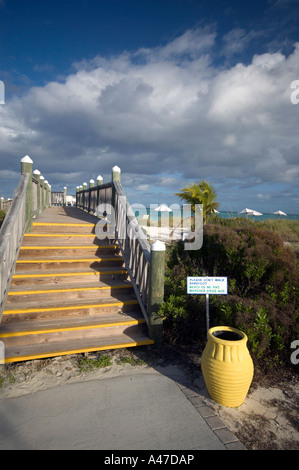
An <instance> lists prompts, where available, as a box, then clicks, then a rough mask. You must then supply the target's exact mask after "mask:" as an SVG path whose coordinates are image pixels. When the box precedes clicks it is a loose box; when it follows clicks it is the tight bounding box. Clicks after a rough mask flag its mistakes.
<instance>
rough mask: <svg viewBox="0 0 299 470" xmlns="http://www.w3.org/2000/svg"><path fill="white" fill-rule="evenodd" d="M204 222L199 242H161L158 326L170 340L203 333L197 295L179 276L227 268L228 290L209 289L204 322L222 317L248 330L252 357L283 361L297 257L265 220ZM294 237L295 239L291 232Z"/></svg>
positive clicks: (298, 282)
mask: <svg viewBox="0 0 299 470" xmlns="http://www.w3.org/2000/svg"><path fill="white" fill-rule="evenodd" d="M216 222H217V223H214V224H209V225H205V226H204V238H203V247H202V248H201V249H200V250H196V251H195V250H194V251H186V250H184V244H183V243H182V242H178V243H175V244H173V245H171V246H170V247H168V251H167V266H166V275H165V302H164V304H163V305H162V308H161V310H160V314H161V315H163V316H164V318H165V327H166V328H165V334H166V337H167V338H168V339H169V340H171V341H176V342H181V343H186V342H189V343H190V342H192V341H197V342H198V341H202V345H204V344H205V341H206V326H205V296H200V295H199V296H192V295H187V293H186V292H187V289H186V282H187V276H227V277H228V293H229V294H228V295H227V296H216V295H215V296H210V326H211V327H212V326H216V325H228V326H234V327H236V328H239V329H240V330H242V331H244V332H245V333H246V334H247V336H248V346H249V349H250V351H251V354H252V357H253V359H254V361H255V363H256V364H259V365H262V366H267V368H272V367H277V366H280V365H286V364H290V355H291V349H290V345H291V342H292V341H293V340H294V339H298V338H299V326H298V325H299V263H298V259H297V258H296V254H295V253H294V252H293V251H292V250H291V249H290V248H288V247H286V246H285V245H284V242H283V240H282V238H281V237H280V236H279V235H278V234H277V232H276V231H275V229H274V228H273V227H271V228H268V227H266V225H264V224H262V223H254V222H252V221H251V222H249V221H248V220H246V219H244V218H242V219H230V220H228V219H221V220H220V219H217V220H216ZM297 240H298V239H297Z"/></svg>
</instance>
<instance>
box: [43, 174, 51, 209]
mask: <svg viewBox="0 0 299 470" xmlns="http://www.w3.org/2000/svg"><path fill="white" fill-rule="evenodd" d="M44 185H45V197H46V204H45V205H46V208H48V207H50V204H49V182H48V181H47V180H46V181H45V183H44Z"/></svg>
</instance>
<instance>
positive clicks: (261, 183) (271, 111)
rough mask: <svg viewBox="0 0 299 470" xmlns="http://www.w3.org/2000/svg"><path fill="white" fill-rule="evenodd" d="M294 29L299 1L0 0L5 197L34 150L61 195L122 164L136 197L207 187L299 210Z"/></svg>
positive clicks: (234, 200) (164, 198)
mask: <svg viewBox="0 0 299 470" xmlns="http://www.w3.org/2000/svg"><path fill="white" fill-rule="evenodd" d="M298 21H299V2H298V0H267V1H254V0H252V1H250V2H243V1H237V0H235V1H228V0H223V1H197V0H159V1H157V0H138V1H137V0H132V1H128V0H119V1H116V0H109V1H101V0H81V1H79V0H70V1H69V0H60V1H56V0H51V1H45V0H43V1H37V0H27V1H26V2H25V1H24V0H0V80H2V81H3V82H4V85H5V104H3V105H0V143H1V145H0V193H1V194H0V195H4V196H5V197H8V196H11V195H12V193H13V191H14V189H15V188H16V186H17V183H18V179H19V170H20V159H21V158H22V157H23V156H24V155H27V154H28V155H30V157H31V158H32V160H33V161H34V165H33V166H34V169H39V170H40V171H41V173H42V174H43V175H44V176H45V178H46V179H47V180H48V181H49V182H50V184H51V185H52V188H53V189H54V190H60V189H62V188H63V187H64V186H65V185H66V186H67V187H68V192H69V193H74V191H75V188H76V186H77V185H80V184H82V183H83V182H84V181H86V182H89V180H90V179H91V178H93V179H96V177H97V176H98V175H99V174H101V175H102V176H103V177H104V181H109V180H110V173H111V168H112V167H113V166H114V165H118V166H119V167H120V168H121V170H122V183H123V186H124V188H125V190H126V192H127V194H128V196H129V200H130V202H131V203H133V202H136V203H142V204H145V205H148V204H150V203H162V202H166V203H169V204H171V203H173V202H179V200H178V199H177V198H176V197H175V196H174V195H173V194H174V193H175V192H177V191H178V190H179V189H181V188H182V187H184V186H185V185H187V184H188V183H190V182H193V181H198V180H201V179H207V180H208V181H209V182H211V183H212V184H213V185H214V186H215V188H216V190H217V193H218V200H219V202H220V204H221V206H220V210H229V211H234V210H235V211H240V210H242V209H244V207H250V208H253V209H256V210H259V211H261V212H269V211H274V210H277V209H281V210H284V211H285V212H289V213H299V184H298V183H299V137H298V135H299V133H298V124H299V104H298V105H297V104H293V103H292V102H291V99H290V98H291V94H292V92H293V93H296V89H295V90H294V89H291V84H292V82H294V81H295V80H299V44H298V43H299V28H298ZM296 43H297V46H296ZM297 96H298V97H299V92H298V94H296V95H295V97H296V98H297Z"/></svg>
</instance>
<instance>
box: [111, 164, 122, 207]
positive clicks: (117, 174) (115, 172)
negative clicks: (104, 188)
mask: <svg viewBox="0 0 299 470" xmlns="http://www.w3.org/2000/svg"><path fill="white" fill-rule="evenodd" d="M115 181H117V182H119V183H120V181H121V170H120V168H119V167H118V166H114V167H113V168H112V201H111V204H112V207H113V209H114V211H115V197H116V192H115V189H114V184H113V183H114V182H115Z"/></svg>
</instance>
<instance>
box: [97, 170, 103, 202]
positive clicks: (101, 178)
mask: <svg viewBox="0 0 299 470" xmlns="http://www.w3.org/2000/svg"><path fill="white" fill-rule="evenodd" d="M102 184H103V177H102V176H101V175H99V176H98V177H97V207H98V206H99V205H100V186H102Z"/></svg>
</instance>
